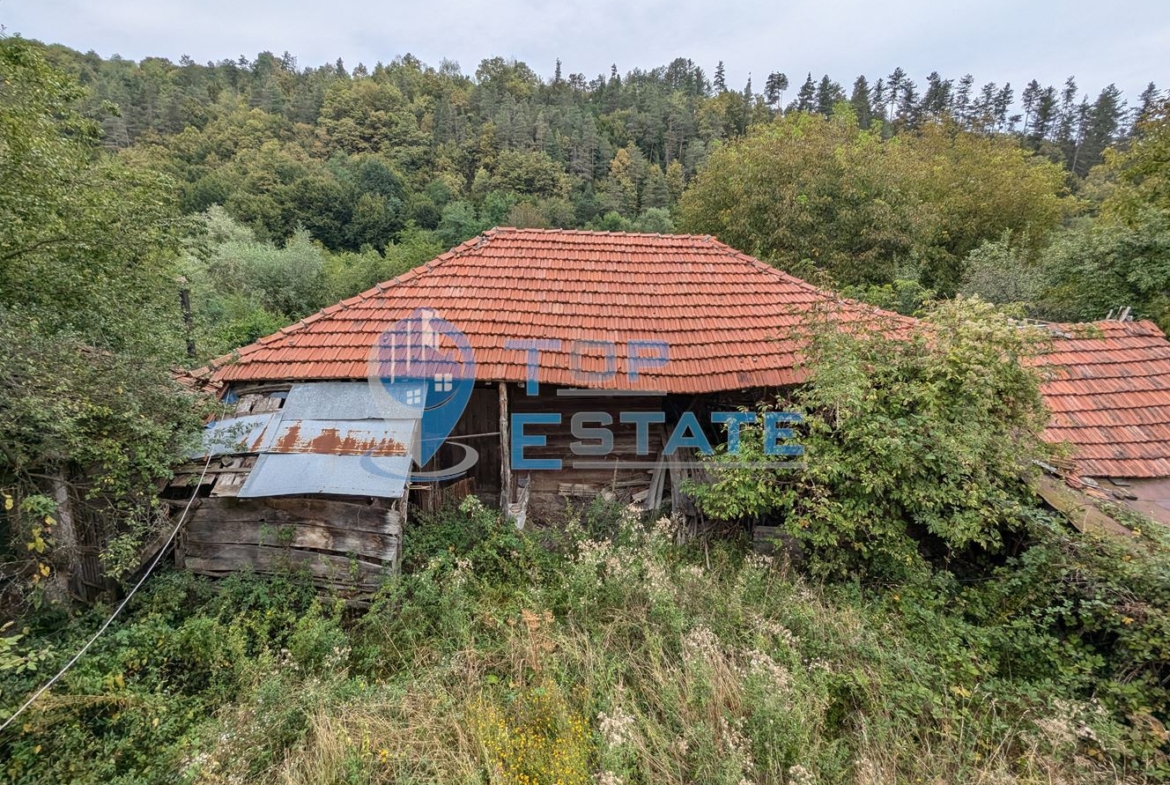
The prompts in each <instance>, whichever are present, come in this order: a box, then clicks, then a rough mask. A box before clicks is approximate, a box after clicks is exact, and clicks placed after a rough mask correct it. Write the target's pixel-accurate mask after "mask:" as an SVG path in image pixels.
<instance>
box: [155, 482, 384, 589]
mask: <svg viewBox="0 0 1170 785" xmlns="http://www.w3.org/2000/svg"><path fill="white" fill-rule="evenodd" d="M401 538H402V517H401V514H400V513H399V508H398V505H397V504H396V503H392V502H385V501H378V502H376V503H374V504H364V503H357V502H353V501H339V500H333V499H324V498H319V497H316V498H314V497H273V498H267V499H239V498H235V497H223V498H216V497H206V498H202V499H200V500H199V505H198V506H197V507H196V508H195V509H194V510H192V512H191V515H190V518H189V519H188V521H187V524H186V526H185V527H184V530H183V533H182V537H181V539H180V541H179V543H178V546H177V548H176V554H175V557H176V562H177V563H178V564H179V565H180V566H181V567H184V568H186V569H188V570H191V571H192V572H196V573H199V574H201V575H210V576H214V577H220V576H224V575H228V574H230V573H232V572H238V571H240V570H241V569H251V570H253V571H255V572H257V573H261V574H275V573H286V572H288V571H290V570H292V571H294V572H295V571H298V570H305V571H307V572H308V573H309V575H310V576H311V577H312V579H313V581H314V583H316V584H318V585H320V586H329V587H339V588H356V589H359V590H362V591H372V590H373V589H375V588H377V585H378V582H379V581H380V580H381V578H382V576H383V575H384V574H386V573H387V572H388V571H390V570H392V569H394V568H395V567H396V565H397V561H398V558H399V552H400V547H399V546H400V543H401Z"/></svg>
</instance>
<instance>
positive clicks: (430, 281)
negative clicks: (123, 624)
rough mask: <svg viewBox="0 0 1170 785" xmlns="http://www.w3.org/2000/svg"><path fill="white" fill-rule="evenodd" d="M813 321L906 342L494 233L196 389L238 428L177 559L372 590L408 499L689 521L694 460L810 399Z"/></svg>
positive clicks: (673, 246)
mask: <svg viewBox="0 0 1170 785" xmlns="http://www.w3.org/2000/svg"><path fill="white" fill-rule="evenodd" d="M814 314H819V315H822V316H823V317H824V318H828V319H833V320H838V321H841V322H850V321H857V320H887V319H888V320H893V321H894V322H897V323H899V324H905V323H907V321H908V320H906V319H904V317H900V316H897V315H895V314H890V313H886V312H883V311H880V310H878V309H875V308H873V307H870V306H865V305H862V304H859V303H856V302H853V301H847V300H843V299H841V298H839V297H838V296H837V295H835V294H833V293H830V292H827V291H823V290H821V289H818V288H816V287H814V286H812V285H810V284H808V283H806V282H804V281H801V280H799V279H797V278H794V277H792V276H790V275H788V274H786V273H784V272H782V271H780V270H777V269H775V268H773V267H770V266H768V265H766V264H763V263H761V262H759V261H757V260H756V259H753V258H751V257H750V256H747V255H745V254H743V253H740V252H739V251H736V250H735V249H733V248H730V247H728V246H727V245H724V244H722V243H720V242H718V241H717V240H715V239H714V238H711V237H698V236H681V235H653V234H623V233H605V232H586V231H563V230H537V229H494V230H491V231H488V232H486V233H484V234H483V235H481V236H478V237H475V238H473V239H471V240H469V241H468V242H465V243H463V244H462V245H460V246H458V247H456V248H454V249H452V250H451V251H449V252H447V253H445V254H443V255H441V256H439V257H438V258H437V259H435V260H433V261H431V262H429V263H427V264H424V265H422V266H420V267H418V268H416V269H414V270H411V271H410V272H408V273H406V274H404V275H402V276H400V277H398V278H396V279H394V280H392V281H388V282H386V283H383V284H379V285H378V286H376V287H374V288H373V289H370V290H369V291H366V292H362V293H361V294H359V295H357V296H355V297H352V298H350V299H348V300H344V301H342V302H340V303H338V304H336V305H333V306H330V307H328V308H325V309H324V310H322V311H320V312H319V313H316V314H313V315H312V316H309V317H307V318H305V319H303V320H301V321H300V322H298V323H296V324H293V325H290V326H288V327H286V328H284V329H283V330H281V331H280V332H278V333H276V334H274V335H271V336H268V337H266V338H263V339H261V340H259V341H257V342H256V343H254V344H252V345H250V346H246V347H244V348H242V349H240V350H238V351H237V352H233V353H232V354H231V355H230V356H227V357H223V358H220V359H219V360H217V361H215V362H214V363H212V364H211V365H210V366H209V367H208V368H206V369H204V370H203V371H202V374H201V375H202V376H203V377H204V378H205V379H207V380H208V381H210V382H212V383H214V384H218V385H222V387H223V391H224V392H223V395H224V400H225V401H228V402H231V403H234V404H235V406H236V412H235V417H233V418H228V419H224V420H221V421H219V422H217V423H214V424H213V425H212V426H210V427H209V429H208V440H209V444H212V445H213V446H212V447H210V448H208V449H207V450H205V451H204V452H205V455H201V456H193V458H197V459H198V460H196V461H194V462H193V463H192V464H191V465H190V466H188V467H186V468H185V469H184V470H183V472H182V473H181V475H180V476H179V477H178V478H177V480H176V492H184V493H190V490H189V488H190V485H191V484H194V483H198V484H199V485H200V489H199V491H198V492H199V494H200V497H201V503H200V505H199V506H198V508H197V509H196V510H195V512H194V515H193V518H192V521H191V525H190V526H189V527H188V529H187V532H186V538H187V539H186V541H185V542H184V543H183V544H182V547H181V549H180V558H182V559H184V560H185V562H186V564H187V566H188V567H189V568H191V569H194V570H196V571H200V572H206V573H209V574H222V573H224V572H228V571H231V570H232V569H234V568H235V567H236V566H237V565H238V564H239V563H240V562H242V561H246V562H248V563H250V564H252V565H253V566H254V567H255V568H256V569H258V570H264V569H266V568H267V567H269V566H271V565H272V564H274V563H275V560H276V559H277V557H278V555H279V558H281V559H287V558H288V554H289V553H290V552H291V553H295V554H296V555H295V556H294V557H293V558H295V559H297V560H300V561H301V562H303V563H304V564H305V565H306V566H308V567H309V568H310V569H311V570H313V571H314V575H315V576H316V577H318V578H319V579H320V580H322V581H326V582H328V581H335V582H339V581H340V582H344V580H347V579H348V580H350V581H352V580H357V582H358V583H359V584H368V583H370V582H372V581H373V580H374V577H375V575H376V573H377V572H378V571H379V570H381V569H383V568H385V567H386V566H387V565H392V564H393V563H394V561H395V559H396V558H397V547H398V542H399V538H400V536H401V530H402V524H403V521H404V520H405V517H406V514H407V501H408V499H409V502H410V504H411V505H412V506H415V507H418V506H422V507H425V508H433V507H435V506H437V505H439V504H441V503H442V502H443V501H445V500H448V499H451V498H458V497H459V496H462V495H465V494H467V493H475V494H477V495H479V496H480V497H482V498H485V499H490V500H492V501H495V500H499V503H500V504H501V505H503V507H504V508H505V509H507V510H508V511H509V513H510V514H511V515H512V516H513V517H516V518H518V519H519V522H522V521H523V520H524V519H525V518H529V519H532V518H537V519H539V518H548V517H551V516H553V515H555V514H556V512H557V511H559V510H563V509H564V508H565V507H566V506H568V505H570V504H581V503H585V502H587V501H588V500H589V499H590V498H592V497H594V496H596V495H598V494H610V495H612V496H614V497H615V498H618V499H622V500H627V501H633V502H636V503H639V504H642V505H643V506H645V507H646V508H647V509H651V508H656V507H658V506H659V505H660V504H661V503H663V502H664V501H665V500H667V499H669V500H670V501H672V502H673V503H674V504H675V505H676V506H677V505H680V504H684V505H685V503H686V500H685V499H684V498H683V497H682V496H681V494H680V493H679V487H680V484H681V481H682V480H683V479H685V477H686V476H687V474H688V472H689V471H691V470H692V469H693V468H694V467H693V466H692V465H691V463H692V462H689V461H687V460H685V458H686V457H687V456H693V454H694V453H695V452H696V450H701V449H702V448H703V447H704V446H705V444H707V443H709V441H710V440H712V439H715V438H718V434H719V433H721V432H722V430H723V427H724V424H725V423H727V422H729V421H730V420H735V419H736V417H737V415H735V414H734V412H736V411H738V409H739V407H743V406H750V405H752V404H754V403H755V402H756V401H758V400H761V399H762V398H763V397H764V396H765V395H766V394H767V393H768V391H770V390H776V389H778V388H783V387H787V386H790V385H793V384H796V383H798V382H799V381H800V380H801V371H800V369H799V367H798V366H799V348H800V331H801V329H802V325H804V324H806V323H807V321H808V319H809V318H810V317H812V316H813V315H814ZM769 427H770V424H769ZM782 430H783V429H781V428H777V429H776V433H781V431H782ZM216 442H218V444H217V445H216V444H215V443H216ZM201 461H202V462H203V463H205V464H206V465H203V463H201ZM412 464H413V466H412ZM201 471H202V480H201V481H200V479H199V478H200V475H201ZM668 488H669V496H667V495H666V494H667V492H668V490H667V489H668ZM347 576H348V578H347Z"/></svg>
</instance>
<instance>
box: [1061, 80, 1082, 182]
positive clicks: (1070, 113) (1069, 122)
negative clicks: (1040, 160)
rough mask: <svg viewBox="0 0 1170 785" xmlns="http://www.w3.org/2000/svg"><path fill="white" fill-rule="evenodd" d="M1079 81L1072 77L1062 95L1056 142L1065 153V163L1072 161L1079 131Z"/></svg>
mask: <svg viewBox="0 0 1170 785" xmlns="http://www.w3.org/2000/svg"><path fill="white" fill-rule="evenodd" d="M1076 100H1077V80H1076V78H1075V77H1072V76H1070V77H1069V78H1068V79H1066V80H1064V90H1062V91H1061V93H1060V121H1059V122H1058V123H1057V129H1056V142H1057V144H1059V145H1060V148H1061V151H1062V152H1063V153H1064V160H1065V162H1066V163H1067V162H1069V161H1071V160H1072V154H1073V148H1074V147H1075V135H1076V130H1077V104H1076Z"/></svg>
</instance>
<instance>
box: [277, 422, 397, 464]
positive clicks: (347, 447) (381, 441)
mask: <svg viewBox="0 0 1170 785" xmlns="http://www.w3.org/2000/svg"><path fill="white" fill-rule="evenodd" d="M387 425H389V424H387ZM393 430H394V429H393V427H392V426H391V427H382V428H379V427H378V426H377V425H374V424H363V426H359V427H352V426H349V427H346V426H345V424H342V423H336V422H333V423H329V424H325V423H316V422H313V421H307V420H294V421H292V422H289V423H287V424H284V426H283V427H282V428H281V431H280V434H279V436H278V437H277V439H276V443H275V444H274V445H273V446H272V448H271V449H270V450H268V452H273V453H282V454H305V455H372V456H375V457H389V456H394V455H406V452H407V450H406V444H405V443H403V442H402V441H399V440H398V439H396V438H394V435H393V434H392V431H393Z"/></svg>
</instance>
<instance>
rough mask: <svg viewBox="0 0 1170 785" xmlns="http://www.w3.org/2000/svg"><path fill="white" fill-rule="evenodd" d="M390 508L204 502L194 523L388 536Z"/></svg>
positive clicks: (318, 502)
mask: <svg viewBox="0 0 1170 785" xmlns="http://www.w3.org/2000/svg"><path fill="white" fill-rule="evenodd" d="M388 509H389V508H388V507H384V506H371V505H366V504H351V503H348V502H337V501H330V500H325V499H309V498H301V497H292V498H271V499H232V498H224V499H204V500H203V504H201V505H200V506H199V508H198V509H196V510H195V511H194V512H193V513H192V516H191V521H192V522H195V521H197V520H200V519H203V520H211V521H221V522H231V521H265V522H267V523H269V524H272V525H278V524H283V523H306V524H315V525H323V526H335V527H344V528H346V529H350V530H355V531H363V532H372V533H374V534H389V533H391V531H392V529H393V527H392V525H391V523H390V522H388V521H387V519H386V512H387V511H388Z"/></svg>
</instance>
